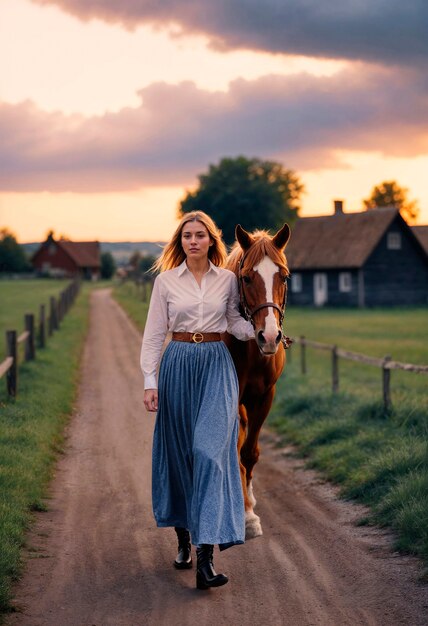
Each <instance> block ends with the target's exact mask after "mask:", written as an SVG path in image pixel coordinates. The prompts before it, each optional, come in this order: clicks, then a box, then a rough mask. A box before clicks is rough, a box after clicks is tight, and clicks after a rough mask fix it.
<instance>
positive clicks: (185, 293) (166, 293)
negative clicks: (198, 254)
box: [140, 261, 254, 389]
mask: <svg viewBox="0 0 428 626" xmlns="http://www.w3.org/2000/svg"><path fill="white" fill-rule="evenodd" d="M209 265H210V268H209V270H208V271H207V272H206V274H204V276H203V278H202V282H201V286H200V287H199V285H198V282H197V280H196V278H195V277H194V276H193V274H192V273H191V272H190V270H189V269H188V267H187V264H186V261H183V263H182V264H181V265H179V266H178V267H176V268H174V269H172V270H167V271H166V272H162V273H161V274H159V276H157V277H156V280H155V282H154V285H153V291H152V296H151V299H150V307H149V312H148V315H147V321H146V326H145V329H144V337H143V344H142V346H141V356H140V364H141V369H142V371H143V374H144V388H145V389H156V388H157V380H156V370H157V366H158V364H159V360H160V354H161V351H162V346H163V343H164V341H165V337H166V335H167V333H168V331H169V332H181V331H185V332H192V333H194V332H205V333H224V332H225V331H226V330H227V331H228V332H229V333H230V334H231V335H234V336H235V337H237V338H238V339H241V340H242V341H247V340H248V339H252V338H254V329H253V326H252V325H251V323H250V322H248V321H247V320H245V319H244V318H243V317H242V316H241V314H240V313H239V310H238V304H239V294H238V283H237V280H236V276H235V274H234V273H233V272H231V271H229V270H226V269H223V268H220V267H216V266H215V265H214V264H213V263H211V261H209Z"/></svg>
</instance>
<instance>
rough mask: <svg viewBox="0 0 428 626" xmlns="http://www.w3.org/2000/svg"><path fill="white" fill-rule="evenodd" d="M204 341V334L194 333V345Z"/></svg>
mask: <svg viewBox="0 0 428 626" xmlns="http://www.w3.org/2000/svg"><path fill="white" fill-rule="evenodd" d="M203 340H204V336H203V334H202V333H193V335H192V341H193V342H194V343H202V341H203Z"/></svg>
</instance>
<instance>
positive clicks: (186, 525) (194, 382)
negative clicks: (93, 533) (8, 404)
mask: <svg viewBox="0 0 428 626" xmlns="http://www.w3.org/2000/svg"><path fill="white" fill-rule="evenodd" d="M225 260H226V248H225V245H224V243H223V241H222V239H221V233H220V231H219V230H218V228H217V227H216V225H215V224H214V222H213V221H212V219H211V218H210V217H209V216H208V215H206V214H205V213H203V212H201V211H196V212H193V213H187V214H186V215H185V216H184V217H183V218H182V220H181V222H180V224H179V226H178V228H177V230H176V231H175V233H174V235H173V237H172V239H171V241H170V242H169V243H168V244H167V245H166V246H165V248H164V250H163V253H162V255H161V256H160V258H159V259H158V261H157V263H156V265H155V267H156V268H157V269H158V270H160V274H159V275H158V276H157V278H156V280H155V282H154V286H153V292H152V297H151V300H150V307H149V312H148V316H147V322H146V327H145V330H144V338H143V344H142V349H141V368H142V370H143V373H144V377H145V384H144V388H145V392H144V404H145V406H146V408H147V410H149V411H157V412H158V413H157V418H156V425H155V431H154V439H153V479H152V496H153V512H154V516H155V519H156V522H157V525H158V526H174V527H175V530H176V533H177V537H178V545H179V552H178V555H177V558H176V560H175V561H174V565H175V567H176V568H178V569H184V568H190V567H192V557H191V547H190V539H191V542H192V543H193V544H194V545H196V546H197V548H196V554H197V571H196V585H197V588H198V589H208V588H209V587H219V586H221V585H224V584H226V583H227V582H228V578H227V577H226V576H225V575H223V574H216V572H215V571H214V567H213V548H214V545H217V544H218V545H219V548H220V550H225V549H226V548H229V547H231V546H233V545H235V544H242V543H244V538H245V519H244V502H243V496H242V488H241V480H240V473H239V461H238V454H237V436H238V423H239V416H238V380H237V375H236V371H235V367H234V364H233V361H232V358H231V356H230V354H229V351H228V349H227V347H226V346H225V344H224V343H223V342H222V341H221V336H220V334H221V333H224V332H225V331H226V330H227V331H228V332H229V333H231V334H233V335H235V336H236V337H237V338H238V339H241V340H248V339H251V338H253V337H254V330H253V327H252V325H251V324H250V322H247V321H246V320H244V318H242V317H241V315H240V314H239V311H238V301H239V296H238V288H237V281H236V277H235V275H234V274H233V273H232V272H230V271H228V270H226V269H223V268H222V266H223V265H224V263H225ZM168 332H172V341H171V342H170V343H169V344H168V346H167V348H166V350H165V352H164V354H163V357H162V359H161V363H160V370H159V385H157V380H156V371H157V366H158V364H159V361H160V355H161V350H162V346H163V343H164V340H165V337H166V334H167V333H168Z"/></svg>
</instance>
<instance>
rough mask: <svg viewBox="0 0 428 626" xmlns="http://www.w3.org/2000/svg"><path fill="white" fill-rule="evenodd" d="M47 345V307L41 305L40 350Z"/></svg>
mask: <svg viewBox="0 0 428 626" xmlns="http://www.w3.org/2000/svg"><path fill="white" fill-rule="evenodd" d="M45 345H46V314H45V305H44V304H41V305H40V321H39V348H44V347H45Z"/></svg>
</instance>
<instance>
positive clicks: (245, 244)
mask: <svg viewBox="0 0 428 626" xmlns="http://www.w3.org/2000/svg"><path fill="white" fill-rule="evenodd" d="M235 236H236V239H237V241H238V242H239V245H240V246H241V248H242V249H243V250H248V248H249V247H250V246H251V244H253V243H254V239H253V238H252V237H251V235H250V233H247V231H246V230H244V229H243V228H242V226H241V224H238V225H237V226H236V228H235Z"/></svg>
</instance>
